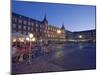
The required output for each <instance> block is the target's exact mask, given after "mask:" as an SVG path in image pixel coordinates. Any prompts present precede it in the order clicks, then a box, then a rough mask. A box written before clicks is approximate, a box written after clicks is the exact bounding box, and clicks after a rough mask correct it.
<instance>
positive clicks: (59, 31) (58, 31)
mask: <svg viewBox="0 0 100 75" xmlns="http://www.w3.org/2000/svg"><path fill="white" fill-rule="evenodd" d="M57 34H58V40H59V38H60V36H59V35H60V34H61V30H60V29H59V30H57Z"/></svg>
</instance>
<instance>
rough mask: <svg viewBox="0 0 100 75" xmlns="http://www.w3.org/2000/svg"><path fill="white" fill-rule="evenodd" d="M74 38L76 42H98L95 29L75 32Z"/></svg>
mask: <svg viewBox="0 0 100 75" xmlns="http://www.w3.org/2000/svg"><path fill="white" fill-rule="evenodd" d="M73 37H74V39H75V40H79V41H91V42H95V41H96V30H95V29H93V30H86V31H78V32H73Z"/></svg>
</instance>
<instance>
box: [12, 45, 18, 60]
mask: <svg viewBox="0 0 100 75" xmlns="http://www.w3.org/2000/svg"><path fill="white" fill-rule="evenodd" d="M16 53H17V48H16V46H15V45H13V46H12V51H11V55H12V61H13V62H14V61H15V59H16Z"/></svg>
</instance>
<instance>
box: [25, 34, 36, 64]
mask: <svg viewBox="0 0 100 75" xmlns="http://www.w3.org/2000/svg"><path fill="white" fill-rule="evenodd" d="M26 40H27V41H29V42H30V47H29V60H28V62H29V64H31V52H32V50H31V49H32V41H35V38H34V37H33V34H32V33H30V34H29V37H27V38H26Z"/></svg>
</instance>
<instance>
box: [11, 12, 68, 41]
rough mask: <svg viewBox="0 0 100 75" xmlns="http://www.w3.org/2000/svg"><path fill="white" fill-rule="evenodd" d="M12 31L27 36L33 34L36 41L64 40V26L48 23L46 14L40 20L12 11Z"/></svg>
mask: <svg viewBox="0 0 100 75" xmlns="http://www.w3.org/2000/svg"><path fill="white" fill-rule="evenodd" d="M11 19H12V26H11V27H12V33H16V32H17V33H20V34H22V35H26V36H28V35H29V34H30V33H32V34H33V35H34V37H35V38H36V40H37V41H39V40H41V41H42V40H47V41H65V40H66V38H65V28H64V26H62V27H61V28H59V27H56V26H54V25H49V24H48V20H47V18H46V15H45V16H44V19H43V20H42V21H39V20H35V19H32V18H29V17H26V16H23V15H20V14H16V13H14V12H13V13H12V18H11Z"/></svg>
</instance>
